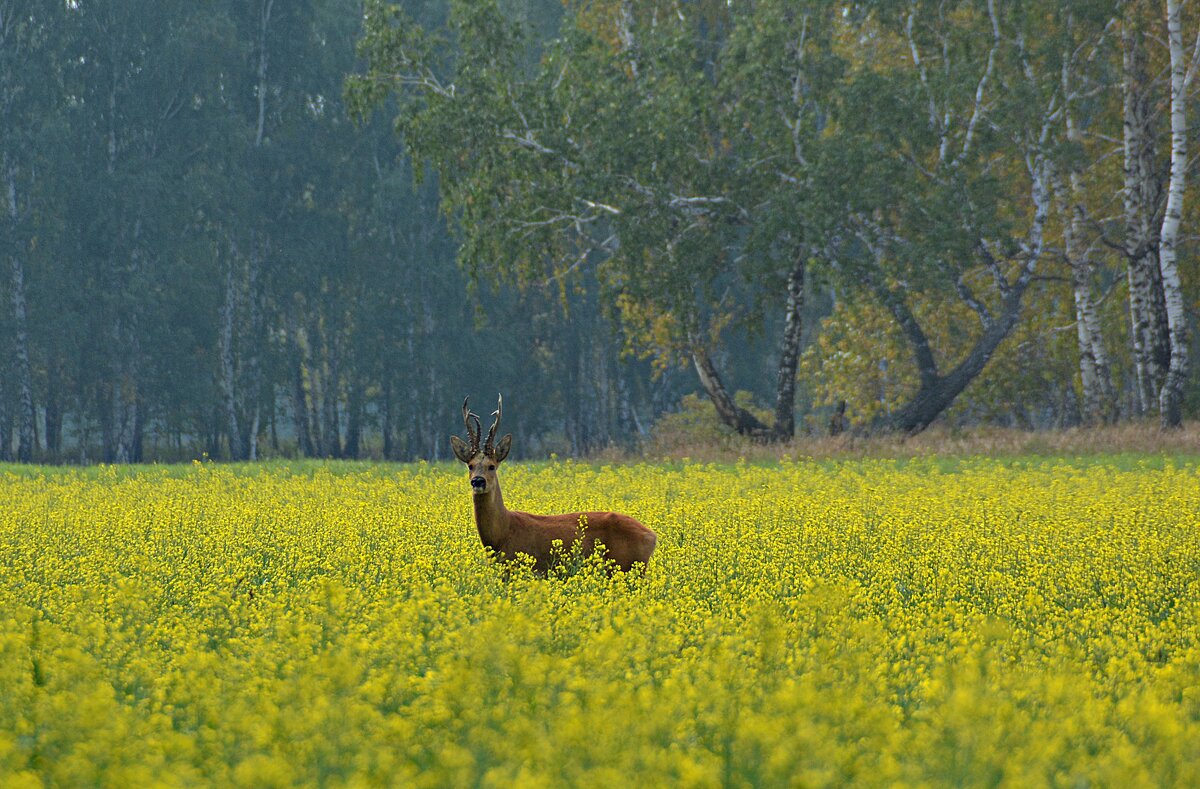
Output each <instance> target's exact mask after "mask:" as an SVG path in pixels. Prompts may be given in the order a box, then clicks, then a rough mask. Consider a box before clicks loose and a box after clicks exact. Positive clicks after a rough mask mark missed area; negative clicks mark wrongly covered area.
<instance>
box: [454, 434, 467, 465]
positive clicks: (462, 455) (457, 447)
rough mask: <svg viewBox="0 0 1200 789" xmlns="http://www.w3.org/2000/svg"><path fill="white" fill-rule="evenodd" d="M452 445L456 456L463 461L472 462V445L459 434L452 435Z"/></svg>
mask: <svg viewBox="0 0 1200 789" xmlns="http://www.w3.org/2000/svg"><path fill="white" fill-rule="evenodd" d="M450 446H451V447H452V448H453V449H454V457H456V458H458V459H459V460H461V461H462V462H463V463H470V462H471V455H472V453H471V447H470V446H468V445H467V442H466V441H463V440H462V439H461V438H459V437H458V436H450Z"/></svg>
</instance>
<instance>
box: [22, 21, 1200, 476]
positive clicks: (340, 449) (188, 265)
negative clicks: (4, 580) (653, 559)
mask: <svg viewBox="0 0 1200 789" xmlns="http://www.w3.org/2000/svg"><path fill="white" fill-rule="evenodd" d="M1181 6H1183V7H1182V8H1181ZM1198 62H1200V8H1197V7H1195V4H1191V5H1188V4H1185V3H1177V2H1175V0H1169V1H1168V0H1162V1H1161V2H1159V1H1156V2H1102V1H1100V0H1096V1H1095V2H1083V1H1079V2H1068V3H1049V2H1041V1H1040V0H1035V1H1031V2H1021V3H1009V2H996V0H974V1H969V2H968V1H965V0H964V1H962V2H953V1H952V0H944V1H942V2H932V1H931V0H911V1H905V2H899V1H894V0H879V1H878V2H863V3H824V2H804V1H803V0H791V1H789V2H785V1H783V0H763V1H749V2H732V3H731V2H725V1H724V0H694V1H693V2H681V0H644V1H643V0H624V1H621V0H594V1H593V2H574V0H568V1H567V2H560V1H559V0H504V1H503V2H496V1H495V0H452V1H451V2H446V1H445V0H442V1H440V2H438V1H435V0H424V1H421V0H414V1H413V2H403V3H399V4H389V3H382V2H377V0H366V2H363V1H362V0H252V2H229V1H228V0H212V1H211V2H207V1H206V2H202V3H195V2H181V1H180V0H157V1H156V2H147V1H146V0H122V1H121V2H99V1H98V0H68V1H67V2H62V3H55V2H46V0H36V1H35V0H0V154H2V163H0V186H2V189H0V206H2V207H3V209H4V210H3V213H2V215H0V251H2V255H0V258H2V262H3V266H2V267H0V274H2V275H3V276H0V295H2V296H3V299H2V300H0V306H2V309H0V347H2V348H3V353H2V354H0V364H2V365H3V369H2V370H0V460H19V461H50V462H62V461H67V462H91V461H104V462H116V463H124V462H139V461H149V460H172V459H183V458H189V457H200V456H203V455H205V454H206V455H207V456H209V457H212V458H221V459H255V458H260V457H266V456H280V455H283V456H294V455H302V456H310V457H384V458H389V459H413V458H430V459H436V458H445V457H447V456H448V455H449V445H448V443H447V440H446V436H447V434H448V433H449V432H451V431H454V430H456V429H458V428H460V427H461V417H460V411H459V409H460V406H461V404H462V398H463V396H464V395H467V394H470V395H471V396H472V397H473V398H474V399H473V401H472V405H473V407H475V409H476V410H477V411H479V412H481V413H484V414H486V413H487V412H488V411H490V410H491V409H492V408H493V407H494V406H493V405H492V403H494V402H495V400H494V398H495V396H496V392H497V391H503V392H504V395H505V410H504V415H505V423H506V425H507V426H508V427H510V428H511V429H513V430H514V431H515V432H517V434H518V439H517V442H516V444H515V445H514V454H517V455H524V456H530V455H538V454H545V453H549V452H559V453H564V454H566V453H571V454H586V453H590V452H595V451H597V450H600V449H603V448H606V447H609V446H614V445H615V446H622V447H629V448H633V447H636V446H638V444H639V442H641V441H643V440H644V439H646V438H647V437H648V436H650V435H651V434H652V433H653V431H654V430H655V429H656V428H655V426H656V425H658V426H659V427H658V429H668V430H683V429H689V428H695V426H696V425H697V424H701V423H706V422H705V420H708V422H710V423H711V425H712V426H713V429H717V427H716V426H718V425H720V429H723V430H726V431H736V432H738V433H742V434H744V435H746V436H749V437H752V438H754V439H756V440H761V441H780V440H787V439H789V438H791V437H792V436H794V435H796V434H802V433H814V432H817V433H823V432H828V431H831V430H832V431H840V430H855V431H867V432H879V431H904V432H914V431H920V430H923V429H924V428H925V427H927V426H929V425H930V424H931V423H934V422H935V421H938V420H941V421H947V422H950V423H953V424H962V425H973V424H981V423H998V424H1006V425H1019V426H1026V427H1051V426H1066V425H1076V424H1099V423H1108V422H1114V421H1122V420H1146V422H1147V424H1153V425H1161V426H1162V427H1163V428H1164V429H1169V428H1170V427H1172V426H1175V425H1178V424H1179V423H1180V422H1181V421H1182V420H1184V419H1190V418H1194V417H1195V415H1196V414H1197V411H1198V410H1200V386H1198V385H1197V382H1196V380H1195V376H1192V375H1191V374H1190V371H1191V369H1192V368H1193V367H1194V366H1195V362H1196V356H1197V353H1196V349H1195V345H1196V343H1195V342H1194V339H1193V337H1194V328H1195V324H1196V315H1197V312H1196V306H1197V298H1198V295H1200V275H1198V273H1197V270H1196V265H1195V260H1196V258H1195V246H1196V245H1195V243H1194V241H1195V238H1194V236H1193V232H1192V228H1194V227H1195V222H1194V221H1193V220H1194V219H1195V217H1196V213H1197V210H1198V209H1200V200H1198V199H1196V198H1195V197H1194V196H1193V195H1192V194H1191V192H1194V191H1195V190H1194V189H1193V190H1190V191H1189V189H1188V187H1189V186H1190V184H1189V181H1190V179H1191V177H1192V176H1193V175H1194V168H1193V167H1192V163H1193V161H1194V160H1195V158H1196V152H1197V151H1198V150H1200V141H1198V140H1197V139H1196V137H1197V136H1198V135H1197V134H1195V133H1194V132H1191V133H1190V132H1189V130H1188V121H1189V118H1194V117H1195V116H1196V113H1197V112H1198V111H1200V107H1197V106H1196V101H1195V98H1194V94H1195V93H1196V88H1197V85H1196V80H1195V78H1194V77H1195V73H1196V71H1197V65H1198ZM693 394H698V395H699V396H700V400H697V399H696V398H694V397H691V395H693ZM681 407H682V408H684V413H683V414H678V413H675V412H679V410H680V409H681ZM693 417H695V418H693Z"/></svg>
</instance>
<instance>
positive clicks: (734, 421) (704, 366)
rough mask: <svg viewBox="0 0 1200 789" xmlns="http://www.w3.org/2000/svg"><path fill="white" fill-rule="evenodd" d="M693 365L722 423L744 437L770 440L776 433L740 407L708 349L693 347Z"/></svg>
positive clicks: (697, 345) (695, 345) (699, 346)
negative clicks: (722, 378) (726, 385)
mask: <svg viewBox="0 0 1200 789" xmlns="http://www.w3.org/2000/svg"><path fill="white" fill-rule="evenodd" d="M692 363H693V364H695V366H696V374H697V375H698V376H699V377H700V385H701V386H703V387H704V391H705V392H706V393H708V399H709V400H711V401H712V404H713V406H715V407H716V409H717V416H718V417H719V418H720V420H721V421H722V422H724V423H725V424H726V425H728V426H729V427H732V428H733V429H734V430H736V431H737V432H738V433H740V434H741V435H743V436H750V437H751V438H754V439H757V440H759V441H766V440H770V439H771V438H772V437H773V436H774V431H773V430H772V429H771V427H770V426H769V425H766V424H763V422H762V421H761V420H760V419H759V418H758V417H756V416H755V415H754V414H752V413H750V412H749V411H747V410H746V409H744V408H742V407H741V406H740V405H738V404H737V403H736V402H735V401H734V399H733V397H732V396H731V395H730V394H729V390H728V389H726V388H725V383H724V382H723V381H722V380H721V376H720V374H719V373H718V372H717V368H716V365H714V364H713V360H712V357H711V356H709V353H708V349H707V348H704V347H703V346H701V345H699V344H698V343H696V344H693V346H692Z"/></svg>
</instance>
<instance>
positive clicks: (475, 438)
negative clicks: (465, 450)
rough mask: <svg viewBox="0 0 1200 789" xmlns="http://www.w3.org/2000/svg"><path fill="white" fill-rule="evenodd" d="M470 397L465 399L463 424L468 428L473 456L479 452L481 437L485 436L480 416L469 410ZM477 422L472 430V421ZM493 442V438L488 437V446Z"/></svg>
mask: <svg viewBox="0 0 1200 789" xmlns="http://www.w3.org/2000/svg"><path fill="white" fill-rule="evenodd" d="M470 399H471V398H470V397H464V398H463V409H462V411H463V424H464V425H466V426H467V438H469V439H471V452H472V454H474V453H476V452H478V451H479V437H480V436H481V435H482V434H483V424H482V423H481V422H480V421H479V415H478V414H476V413H475V412H474V411H472V410H470V409H469V408H467V401H468V400H470ZM472 419H474V420H475V429H474V430H472V429H471V420H472ZM491 441H492V438H491V436H488V444H489V445H490V444H491Z"/></svg>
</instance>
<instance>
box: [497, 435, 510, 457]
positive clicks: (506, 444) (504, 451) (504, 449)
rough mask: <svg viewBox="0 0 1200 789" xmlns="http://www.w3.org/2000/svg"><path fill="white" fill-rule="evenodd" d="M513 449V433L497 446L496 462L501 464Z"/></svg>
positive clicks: (501, 440)
mask: <svg viewBox="0 0 1200 789" xmlns="http://www.w3.org/2000/svg"><path fill="white" fill-rule="evenodd" d="M510 449H512V433H509V434H508V435H506V436H505V437H504V438H502V439H500V442H499V443H498V444H496V455H495V457H496V462H497V463H499V462H501V461H502V460H504V459H505V458H506V457H508V450H510Z"/></svg>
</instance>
